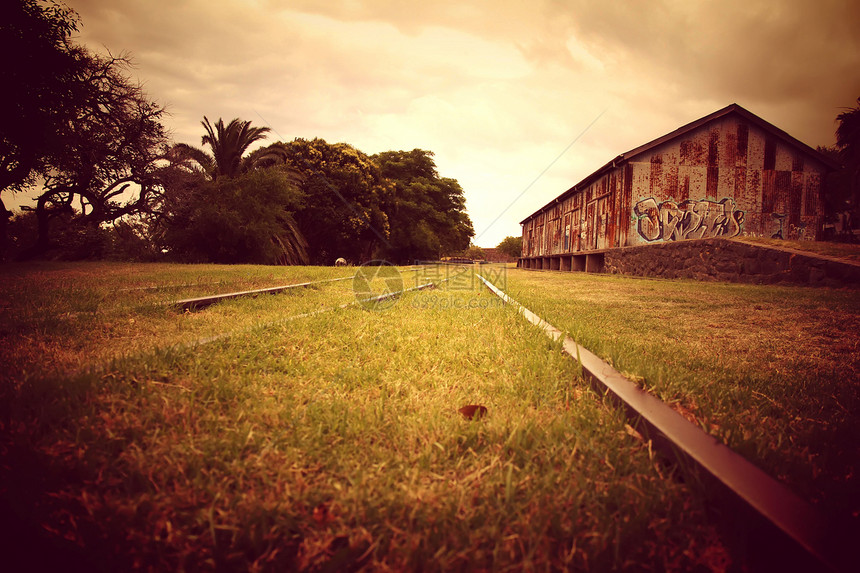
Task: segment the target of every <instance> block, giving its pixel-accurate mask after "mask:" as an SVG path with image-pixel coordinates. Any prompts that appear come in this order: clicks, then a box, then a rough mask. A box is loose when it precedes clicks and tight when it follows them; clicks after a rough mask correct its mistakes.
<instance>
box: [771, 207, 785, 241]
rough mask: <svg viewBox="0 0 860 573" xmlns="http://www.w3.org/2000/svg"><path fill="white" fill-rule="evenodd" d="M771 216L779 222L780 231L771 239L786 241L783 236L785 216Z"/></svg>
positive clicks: (779, 214) (776, 214) (773, 214)
mask: <svg viewBox="0 0 860 573" xmlns="http://www.w3.org/2000/svg"><path fill="white" fill-rule="evenodd" d="M770 216H771V218H772V219H775V220H777V221H779V230H778V231H777V232H776V233H774V234H773V235H771V236H770V238H771V239H784V238H785V237H783V236H782V225H783V222H784V221H785V215H784V214H782V213H771V214H770Z"/></svg>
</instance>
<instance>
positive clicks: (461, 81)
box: [67, 0, 860, 247]
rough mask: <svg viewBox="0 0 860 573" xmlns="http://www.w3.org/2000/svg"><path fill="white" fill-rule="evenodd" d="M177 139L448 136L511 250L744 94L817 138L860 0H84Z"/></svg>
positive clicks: (90, 20)
mask: <svg viewBox="0 0 860 573" xmlns="http://www.w3.org/2000/svg"><path fill="white" fill-rule="evenodd" d="M67 3H68V5H69V6H71V7H72V8H73V9H75V10H76V11H77V12H78V14H79V15H80V17H81V21H82V27H81V30H80V32H79V34H78V35H77V41H78V42H80V43H83V44H86V45H87V46H88V47H89V48H91V49H93V50H96V51H105V50H110V52H112V53H113V54H120V53H129V54H130V55H131V57H132V58H133V60H134V62H135V68H134V69H133V74H134V76H135V77H136V78H137V79H138V80H139V81H140V82H141V83H142V84H143V85H144V87H145V90H146V92H147V93H148V95H149V96H150V97H151V98H152V99H154V100H156V101H157V102H159V103H160V104H162V105H164V106H166V108H167V110H168V112H169V115H168V116H167V118H166V122H165V123H166V126H167V127H168V129H169V130H170V132H171V134H172V137H173V139H174V141H176V142H184V143H190V144H193V145H200V143H201V142H200V139H201V136H202V135H203V128H202V126H201V124H200V122H201V120H202V119H203V116H204V115H205V116H207V117H208V118H209V119H210V120H212V121H214V120H216V119H217V118H219V117H220V118H224V120H225V122H227V121H229V120H230V119H232V118H234V117H238V118H240V119H243V120H250V121H251V122H252V124H253V125H256V126H267V127H270V128H271V130H272V131H271V133H270V135H269V139H268V140H267V143H269V142H273V141H278V140H281V141H290V140H292V139H294V138H296V137H301V138H306V139H311V138H314V137H321V138H323V139H325V140H326V141H328V142H330V143H334V142H346V143H349V144H351V145H353V146H355V147H356V148H358V149H360V150H361V151H363V152H365V153H367V154H373V153H378V152H381V151H387V150H411V149H415V148H420V149H425V150H430V151H432V152H433V153H434V154H435V160H436V165H437V168H438V171H439V174H440V175H441V176H443V177H451V178H454V179H457V180H458V181H459V183H460V185H461V186H462V187H463V189H464V191H465V195H466V207H467V210H468V212H469V215H470V217H471V218H472V222H473V224H474V227H475V233H476V236H475V237H474V239H473V242H474V243H475V244H477V245H479V246H482V247H493V246H495V245H497V244H498V243H499V242H500V241H501V240H502V239H503V238H504V237H506V236H509V235H514V236H519V235H520V232H521V230H520V226H519V221H521V220H523V219H525V218H526V217H527V216H528V215H530V214H531V213H532V212H534V211H535V210H537V209H538V208H540V207H541V206H543V205H544V204H546V203H547V202H548V201H550V200H551V199H553V198H554V197H556V196H557V195H558V194H560V193H561V192H563V191H565V190H566V189H568V188H569V187H571V186H572V185H573V184H575V183H577V182H578V181H579V180H581V179H583V178H584V177H586V176H587V175H589V174H590V173H591V172H593V171H594V170H596V169H597V168H599V167H600V166H602V165H603V164H605V163H606V162H607V161H609V160H611V159H612V158H614V157H615V156H617V155H618V154H620V153H623V152H625V151H628V150H630V149H632V148H634V147H637V146H638V145H640V144H643V143H646V142H648V141H651V140H652V139H655V138H657V137H660V136H661V135H664V134H665V133H668V132H670V131H672V130H674V129H676V128H678V127H680V126H681V125H684V124H686V123H689V122H691V121H694V120H696V119H698V118H700V117H702V116H704V115H707V114H709V113H711V112H713V111H716V110H718V109H720V108H723V107H725V106H726V105H729V104H731V103H737V104H739V105H741V106H743V107H745V108H746V109H748V110H749V111H751V112H752V113H754V114H756V115H758V116H760V117H762V118H763V119H765V120H766V121H769V122H771V123H773V124H774V125H776V126H777V127H779V128H781V129H783V130H784V131H787V132H788V133H789V134H791V135H793V136H794V137H796V138H798V139H800V140H801V141H803V142H804V143H807V144H809V145H811V146H813V147H815V146H817V145H832V144H833V143H834V142H835V136H834V131H835V128H836V123H835V117H836V115H838V114H839V113H841V112H842V111H844V110H845V109H846V108H849V107H854V106H856V105H857V98H858V96H860V34H858V33H857V24H858V23H860V2H856V0H781V1H778V2H774V1H773V0H719V1H713V2H710V1H707V2H706V1H696V0H678V1H674V0H648V1H647V2H646V1H621V0H616V1H612V0H599V1H588V0H567V1H553V0H528V1H514V0H510V1H508V0H489V1H486V2H484V1H471V0H453V1H438V2H434V1H426V2H410V1H402V0H345V1H342V2H338V1H328V2H324V1H314V0H67Z"/></svg>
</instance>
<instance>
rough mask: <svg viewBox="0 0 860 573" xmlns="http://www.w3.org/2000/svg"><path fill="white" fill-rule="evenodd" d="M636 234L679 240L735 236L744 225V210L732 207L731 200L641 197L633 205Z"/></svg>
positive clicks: (652, 237) (644, 237)
mask: <svg viewBox="0 0 860 573" xmlns="http://www.w3.org/2000/svg"><path fill="white" fill-rule="evenodd" d="M633 213H634V216H633V218H634V219H636V220H638V225H637V229H638V231H639V235H640V236H641V237H642V238H643V239H645V240H646V241H657V240H659V239H662V240H664V241H680V240H683V239H704V238H710V237H735V236H737V235H739V234H740V232H741V229H742V228H743V225H744V212H743V211H740V210H736V209H735V200H734V199H731V198H725V199H723V200H722V201H720V202H719V203H716V202H714V201H708V200H706V199H703V200H701V201H682V202H681V203H675V202H674V201H663V202H662V203H657V200H656V199H654V198H653V197H649V198H648V199H642V200H641V201H639V202H638V203H636V205H634V207H633Z"/></svg>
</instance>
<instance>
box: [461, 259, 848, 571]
mask: <svg viewBox="0 0 860 573" xmlns="http://www.w3.org/2000/svg"><path fill="white" fill-rule="evenodd" d="M478 277H479V278H480V279H481V281H483V283H484V284H485V285H486V286H487V288H488V289H489V290H490V291H492V292H493V293H494V294H495V295H496V296H498V297H500V298H501V299H502V300H504V301H505V302H506V303H507V304H510V305H511V306H514V307H515V308H516V309H517V310H518V312H519V313H520V314H522V315H523V316H524V317H525V318H526V320H528V321H529V322H531V323H532V324H534V325H536V326H538V327H539V328H541V329H543V331H544V333H545V334H546V335H547V336H548V337H550V338H551V339H553V340H555V341H559V340H561V341H562V344H563V348H564V351H565V352H566V353H567V354H568V355H570V356H571V357H573V358H574V359H575V360H577V362H579V364H580V365H581V367H582V373H583V377H584V378H585V379H586V380H588V381H589V382H590V383H591V384H592V386H593V387H594V388H595V389H596V390H597V391H598V392H600V393H601V394H606V395H608V396H610V397H611V398H612V400H613V401H614V402H615V403H616V404H617V405H620V406H622V407H623V409H624V411H625V413H626V415H627V417H628V419H629V420H630V422H631V425H633V427H634V428H636V429H637V430H638V431H639V432H640V433H642V434H644V435H645V436H646V439H651V440H652V443H654V445H655V446H657V447H658V448H659V449H660V451H661V453H663V455H665V456H667V457H668V458H669V459H670V460H674V461H676V462H679V463H680V465H681V467H682V468H684V467H688V466H689V465H690V463H691V462H692V464H693V467H695V468H698V469H699V470H700V473H701V472H703V473H704V475H703V477H705V478H707V482H708V483H709V484H716V485H717V486H718V489H719V490H721V493H724V494H728V495H729V497H730V499H731V501H733V502H735V503H734V504H733V505H734V506H737V509H740V510H741V511H742V514H743V516H744V517H745V518H746V517H749V518H751V519H752V521H750V522H747V523H745V524H743V525H742V526H741V527H743V528H745V529H747V533H748V534H749V535H750V536H752V537H754V540H753V541H752V543H753V544H757V545H758V546H759V547H755V546H753V547H750V548H749V549H750V551H751V552H752V551H755V550H757V549H758V550H763V551H764V552H765V553H767V555H763V556H762V557H763V558H765V559H771V558H774V557H775V555H776V553H777V552H779V555H778V557H779V559H780V560H781V564H782V566H783V567H787V568H789V569H790V570H821V568H825V569H826V570H830V571H843V570H844V571H848V570H849V569H848V564H849V560H848V556H847V553H848V551H852V550H854V548H853V547H852V546H851V545H850V542H851V541H853V542H854V543H857V541H860V538H854V539H850V538H851V537H852V535H853V532H852V529H853V528H852V527H851V526H850V525H839V524H836V523H835V522H833V521H831V520H828V519H827V518H826V517H825V516H824V515H823V514H822V513H821V512H820V511H819V510H818V509H816V508H815V507H813V506H812V505H810V504H809V503H807V502H806V501H804V500H803V499H801V498H800V497H798V496H797V495H796V494H795V493H794V492H792V491H791V490H790V489H789V488H788V487H786V486H785V485H784V484H783V483H781V482H779V481H777V480H776V479H774V478H772V477H770V476H769V475H768V474H766V473H765V472H764V471H762V470H761V469H759V468H758V467H757V466H755V465H754V464H752V463H751V462H749V461H748V460H747V459H746V458H744V457H743V456H741V455H740V454H738V453H736V452H734V451H733V450H731V449H730V448H729V447H727V446H726V445H724V444H723V443H721V442H720V441H719V440H717V439H716V438H714V437H713V436H711V435H709V434H707V433H706V432H705V431H703V430H702V429H701V428H699V427H698V426H696V425H694V424H693V423H691V422H689V421H688V420H687V419H686V418H684V417H683V416H681V415H680V414H678V413H677V412H676V411H675V410H673V409H672V408H670V407H669V406H668V405H667V404H665V403H664V402H662V401H661V400H659V399H658V398H656V397H655V396H653V395H651V394H649V393H647V392H645V391H644V390H642V389H641V388H639V387H638V386H636V385H635V384H634V383H633V382H631V381H630V380H628V379H627V378H625V377H624V376H623V375H622V374H621V373H620V372H618V371H617V370H615V369H614V368H613V367H612V366H610V365H609V364H607V363H606V362H604V361H603V360H601V359H600V358H598V357H597V356H596V355H595V354H593V353H592V352H590V351H589V350H588V349H586V348H585V347H583V346H580V345H579V344H577V343H576V342H575V341H574V340H573V339H571V338H570V337H568V336H565V334H564V333H563V332H561V331H560V330H559V329H557V328H556V327H554V326H553V325H551V324H549V323H548V322H546V321H545V320H543V319H542V318H541V317H539V316H538V315H536V314H535V313H533V312H532V311H530V310H529V309H527V308H526V307H524V306H523V305H521V304H520V303H518V302H517V301H515V300H514V299H512V298H511V297H509V296H508V295H507V294H506V293H505V292H504V291H502V290H500V289H499V288H497V287H496V286H495V285H493V284H492V283H491V282H489V281H488V280H487V279H485V278H484V277H482V276H480V275H478ZM737 502H740V504H738V503H737Z"/></svg>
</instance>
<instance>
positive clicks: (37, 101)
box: [0, 0, 82, 257]
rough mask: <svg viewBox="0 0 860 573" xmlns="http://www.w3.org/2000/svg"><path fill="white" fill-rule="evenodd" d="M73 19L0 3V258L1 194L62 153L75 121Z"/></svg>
mask: <svg viewBox="0 0 860 573" xmlns="http://www.w3.org/2000/svg"><path fill="white" fill-rule="evenodd" d="M78 24H79V20H78V16H77V14H76V13H75V12H74V11H73V10H71V9H70V8H68V7H66V6H64V5H62V4H59V3H57V2H39V1H37V0H7V1H5V2H0V53H2V54H6V56H5V57H4V59H3V84H4V86H3V108H4V109H3V113H2V115H0V257H2V254H3V252H4V250H5V246H6V225H7V222H8V219H9V217H10V216H11V212H10V211H8V210H7V209H6V206H5V205H4V204H3V201H2V197H3V194H5V193H8V192H13V193H14V192H16V191H20V190H21V189H23V188H26V187H29V186H30V185H32V184H33V183H34V182H35V179H36V177H37V176H38V175H40V174H43V173H44V172H45V170H46V169H47V160H48V158H50V157H52V156H53V155H54V154H58V153H59V154H61V153H63V149H64V143H63V138H62V133H63V132H64V130H65V128H66V127H67V126H68V125H69V123H70V121H71V120H72V118H73V117H74V112H75V110H76V109H77V101H78V97H79V91H80V89H81V87H82V86H81V83H80V82H79V81H78V74H79V72H80V68H81V58H80V52H79V50H77V49H75V48H74V47H73V46H72V45H71V43H70V41H69V37H70V35H71V34H72V33H73V32H75V31H76V30H77V28H78Z"/></svg>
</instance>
